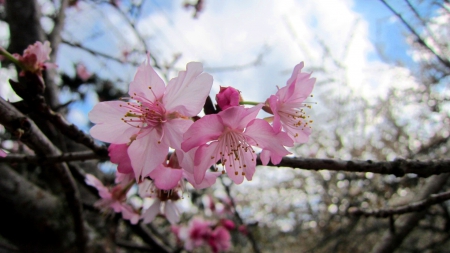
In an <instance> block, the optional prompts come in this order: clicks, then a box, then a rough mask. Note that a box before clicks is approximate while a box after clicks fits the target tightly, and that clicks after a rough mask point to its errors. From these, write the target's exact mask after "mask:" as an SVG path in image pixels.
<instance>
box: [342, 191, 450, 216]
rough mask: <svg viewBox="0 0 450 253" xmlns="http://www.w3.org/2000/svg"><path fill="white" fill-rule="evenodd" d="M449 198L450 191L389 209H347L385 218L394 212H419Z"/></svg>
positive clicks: (350, 212)
mask: <svg viewBox="0 0 450 253" xmlns="http://www.w3.org/2000/svg"><path fill="white" fill-rule="evenodd" d="M449 199H450V191H447V192H443V193H439V194H432V195H431V196H430V197H429V198H427V199H424V200H422V201H418V202H414V203H411V204H409V205H405V206H401V207H396V208H391V209H379V210H363V209H359V208H356V207H352V208H350V209H349V210H348V212H349V214H351V215H355V216H360V215H363V216H366V217H367V216H374V217H379V218H386V217H389V216H392V215H396V214H405V213H412V212H420V211H423V210H425V209H426V208H427V207H429V206H432V205H435V204H438V203H441V202H444V201H447V200H449Z"/></svg>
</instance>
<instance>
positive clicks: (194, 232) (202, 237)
mask: <svg viewBox="0 0 450 253" xmlns="http://www.w3.org/2000/svg"><path fill="white" fill-rule="evenodd" d="M210 226H211V222H209V221H204V220H203V219H200V218H197V217H195V218H193V219H192V220H191V221H190V222H189V224H188V227H187V229H186V231H185V232H184V231H180V233H182V232H184V233H182V234H181V235H180V236H181V237H182V239H184V241H185V243H184V247H185V248H186V249H187V250H189V251H192V250H193V249H195V248H198V247H201V246H203V245H206V243H207V242H208V239H209V238H210V236H211V232H212V230H211V227H210Z"/></svg>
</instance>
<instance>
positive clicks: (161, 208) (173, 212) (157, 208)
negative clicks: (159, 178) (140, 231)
mask: <svg viewBox="0 0 450 253" xmlns="http://www.w3.org/2000/svg"><path fill="white" fill-rule="evenodd" d="M139 195H140V196H141V197H142V198H145V197H150V198H152V199H153V203H152V205H150V207H149V208H147V209H146V210H145V211H144V212H143V213H142V215H141V218H142V219H144V221H143V222H144V223H150V222H152V221H153V220H154V219H155V217H156V215H158V214H164V216H165V217H166V218H167V220H168V221H169V222H170V223H171V224H176V223H178V222H179V221H180V211H179V209H178V207H177V205H176V204H175V203H176V202H177V201H178V200H179V199H180V196H179V195H178V189H171V190H169V191H165V190H161V189H158V188H156V187H155V185H154V184H153V183H152V182H151V181H150V180H147V179H146V180H144V181H143V182H142V183H140V184H139Z"/></svg>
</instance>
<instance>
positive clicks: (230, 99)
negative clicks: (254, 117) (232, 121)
mask: <svg viewBox="0 0 450 253" xmlns="http://www.w3.org/2000/svg"><path fill="white" fill-rule="evenodd" d="M216 101H217V104H218V105H219V107H220V109H222V111H223V110H225V109H228V108H230V107H232V106H238V105H239V102H241V101H242V98H241V94H240V92H239V91H238V90H236V89H235V88H233V87H220V91H219V93H217V95H216Z"/></svg>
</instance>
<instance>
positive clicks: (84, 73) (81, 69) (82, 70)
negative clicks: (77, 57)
mask: <svg viewBox="0 0 450 253" xmlns="http://www.w3.org/2000/svg"><path fill="white" fill-rule="evenodd" d="M77 76H78V77H79V78H80V79H81V80H83V81H84V82H85V81H87V80H88V79H89V77H91V76H92V74H91V73H90V72H89V71H88V70H87V68H86V66H84V65H83V64H81V63H79V64H78V65H77Z"/></svg>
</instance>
